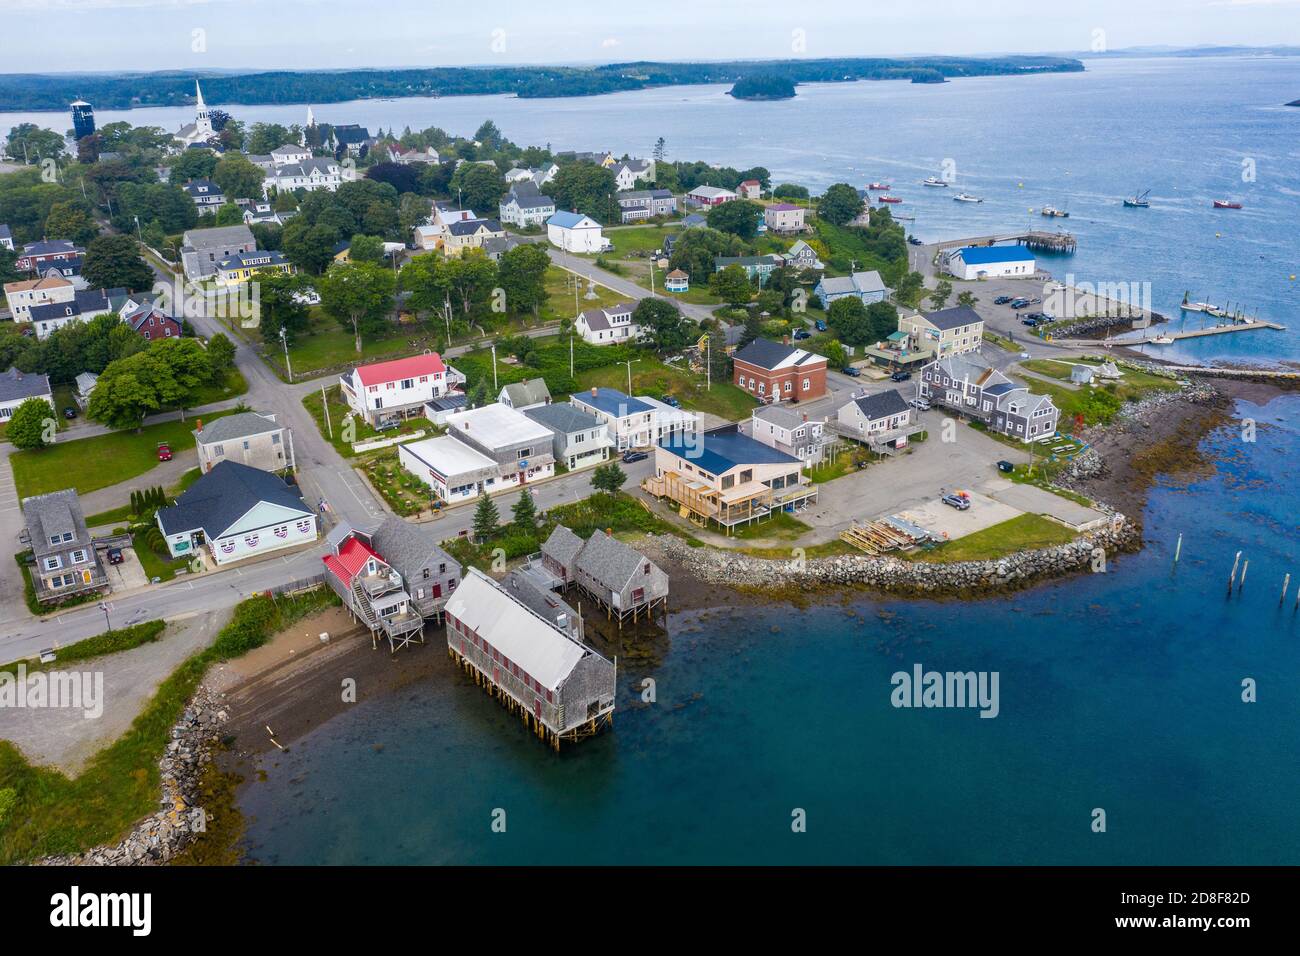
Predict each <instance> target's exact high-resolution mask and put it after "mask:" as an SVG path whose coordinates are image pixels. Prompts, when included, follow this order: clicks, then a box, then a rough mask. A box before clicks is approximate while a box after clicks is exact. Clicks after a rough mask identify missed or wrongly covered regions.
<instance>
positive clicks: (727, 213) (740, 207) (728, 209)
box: [708, 199, 763, 241]
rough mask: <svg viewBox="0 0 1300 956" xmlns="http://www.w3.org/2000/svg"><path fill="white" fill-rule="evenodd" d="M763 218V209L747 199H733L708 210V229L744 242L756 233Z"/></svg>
mask: <svg viewBox="0 0 1300 956" xmlns="http://www.w3.org/2000/svg"><path fill="white" fill-rule="evenodd" d="M762 218H763V207H762V206H760V205H759V204H758V203H756V202H750V201H749V200H748V199H733V200H732V201H731V202H724V203H722V204H720V205H717V206H714V207H713V208H712V209H710V210H709V216H708V220H709V228H710V229H717V230H718V231H719V232H729V233H731V234H732V235H733V236H739V237H740V238H741V239H744V240H745V241H749V240H750V239H753V238H754V235H755V233H757V232H758V223H759V220H761V219H762Z"/></svg>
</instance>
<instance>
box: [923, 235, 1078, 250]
mask: <svg viewBox="0 0 1300 956" xmlns="http://www.w3.org/2000/svg"><path fill="white" fill-rule="evenodd" d="M1001 242H1014V243H1016V244H1017V245H1021V246H1025V247H1026V248H1028V249H1033V250H1034V251H1035V252H1054V253H1061V254H1066V255H1068V254H1070V253H1073V252H1074V251H1075V250H1076V249H1077V248H1078V247H1079V243H1078V240H1077V239H1075V237H1074V235H1073V234H1072V233H1068V232H1048V231H1046V230H1037V229H1031V230H1029V231H1028V232H1013V233H1006V234H1005V235H1000V236H977V237H976V238H974V239H952V240H949V241H947V242H940V243H936V244H935V246H934V248H935V249H937V250H939V251H942V250H944V249H953V248H957V247H959V246H996V245H997V244H998V243H1001Z"/></svg>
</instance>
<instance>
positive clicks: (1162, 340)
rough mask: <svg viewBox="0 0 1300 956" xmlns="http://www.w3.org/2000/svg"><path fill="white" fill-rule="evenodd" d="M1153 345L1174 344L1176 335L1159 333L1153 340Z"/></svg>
mask: <svg viewBox="0 0 1300 956" xmlns="http://www.w3.org/2000/svg"><path fill="white" fill-rule="evenodd" d="M1151 344H1152V345H1173V344H1174V337H1173V336H1172V335H1157V336H1156V337H1155V338H1154V339H1152V340H1151Z"/></svg>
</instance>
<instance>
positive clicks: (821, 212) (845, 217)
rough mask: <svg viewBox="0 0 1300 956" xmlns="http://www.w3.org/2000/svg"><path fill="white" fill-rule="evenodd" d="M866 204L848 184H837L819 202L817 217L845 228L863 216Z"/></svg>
mask: <svg viewBox="0 0 1300 956" xmlns="http://www.w3.org/2000/svg"><path fill="white" fill-rule="evenodd" d="M864 206H865V203H863V201H862V197H861V196H859V195H858V191H857V190H856V189H854V188H853V187H852V186H850V185H849V184H848V183H836V184H835V185H833V186H830V187H828V188H827V189H826V192H824V193H823V194H822V196H821V198H820V199H818V200H817V215H818V216H819V217H820V218H822V219H825V220H826V221H827V222H829V223H831V224H832V225H835V226H843V225H845V224H847V223H848V222H850V221H851V220H853V219H856V218H857V217H858V216H860V215H862V209H863V207H864Z"/></svg>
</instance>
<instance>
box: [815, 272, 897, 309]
mask: <svg viewBox="0 0 1300 956" xmlns="http://www.w3.org/2000/svg"><path fill="white" fill-rule="evenodd" d="M813 295H815V296H817V298H818V300H819V301H820V302H821V304H822V308H824V309H829V308H830V307H831V303H832V302H834V301H835V300H836V299H847V298H848V297H850V296H852V297H853V298H855V299H860V300H861V301H862V304H863V305H870V304H871V303H873V302H884V301H885V297H886V296H888V295H889V289H888V288H887V287H886V286H885V282H884V280H883V279H881V278H880V273H879V272H876V271H875V270H874V269H873V270H872V271H870V272H855V273H853V275H849V276H822V277H821V279H820V280H818V282H817V285H816V286H814V287H813Z"/></svg>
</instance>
